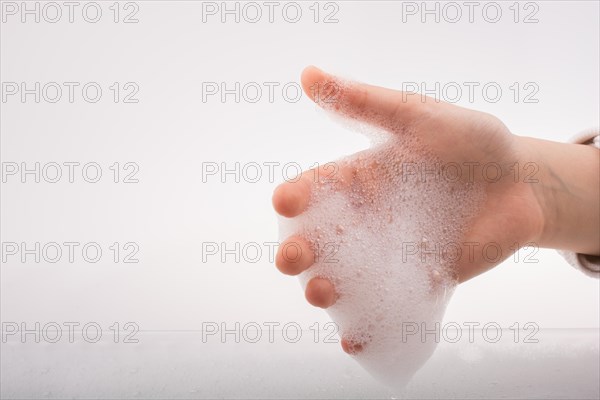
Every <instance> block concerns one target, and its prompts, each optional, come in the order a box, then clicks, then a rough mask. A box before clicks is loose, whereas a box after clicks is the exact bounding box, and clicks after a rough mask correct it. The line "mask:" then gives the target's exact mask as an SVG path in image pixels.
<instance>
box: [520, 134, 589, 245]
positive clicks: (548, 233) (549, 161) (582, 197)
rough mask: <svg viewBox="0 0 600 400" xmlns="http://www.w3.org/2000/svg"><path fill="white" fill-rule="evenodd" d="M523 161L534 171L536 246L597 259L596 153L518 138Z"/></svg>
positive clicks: (575, 147) (587, 148)
mask: <svg viewBox="0 0 600 400" xmlns="http://www.w3.org/2000/svg"><path fill="white" fill-rule="evenodd" d="M519 140H520V141H521V143H522V144H523V149H524V152H523V157H524V158H525V159H524V160H523V162H534V163H535V164H536V165H537V166H538V167H539V172H538V174H536V176H535V179H537V180H538V182H537V183H531V185H532V188H533V191H534V193H535V196H536V198H537V201H538V202H539V204H540V207H541V209H542V213H543V218H544V221H543V230H542V232H541V234H540V237H539V238H537V241H538V245H539V246H540V247H548V248H556V249H562V250H569V251H574V252H577V253H582V254H589V255H600V151H599V150H598V149H596V148H594V147H592V146H586V145H578V144H565V143H557V142H551V141H547V140H541V139H534V138H528V137H520V138H519Z"/></svg>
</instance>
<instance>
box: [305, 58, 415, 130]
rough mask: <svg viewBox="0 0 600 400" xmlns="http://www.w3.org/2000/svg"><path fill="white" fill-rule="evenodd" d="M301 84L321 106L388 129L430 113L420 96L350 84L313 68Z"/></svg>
mask: <svg viewBox="0 0 600 400" xmlns="http://www.w3.org/2000/svg"><path fill="white" fill-rule="evenodd" d="M301 81H302V88H303V89H304V91H305V92H306V94H307V95H308V96H309V97H310V98H311V99H312V100H313V101H314V102H315V103H317V104H318V105H320V106H321V107H323V108H325V109H331V110H333V111H335V112H337V113H339V114H343V115H345V116H348V117H351V118H353V119H357V120H361V121H364V122H368V123H371V124H375V125H378V126H381V127H384V128H390V127H397V125H398V124H403V125H406V124H409V123H412V122H413V121H415V120H417V119H418V118H419V117H420V116H421V114H422V113H423V112H425V110H426V107H423V101H422V97H421V96H420V95H414V94H410V93H404V92H400V91H396V90H391V89H386V88H382V87H378V86H371V85H367V84H363V83H358V82H346V81H343V80H342V79H340V78H337V77H335V76H333V75H330V74H327V73H325V72H323V71H321V70H320V69H318V68H316V67H312V66H310V67H307V68H306V69H304V71H303V72H302V78H301Z"/></svg>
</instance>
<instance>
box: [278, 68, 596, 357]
mask: <svg viewBox="0 0 600 400" xmlns="http://www.w3.org/2000/svg"><path fill="white" fill-rule="evenodd" d="M331 82H338V79H337V78H336V77H333V76H330V75H328V74H326V73H324V72H322V71H320V70H319V69H317V68H314V67H308V68H306V69H305V70H304V72H303V73H302V86H303V88H304V91H305V92H306V94H307V95H308V96H309V97H310V98H311V99H312V100H313V101H316V102H317V103H318V104H320V103H321V102H320V99H319V98H315V93H317V94H316V95H317V96H319V94H318V92H315V90H314V88H315V87H328V85H326V84H327V83H331ZM330 86H331V85H330ZM336 96H337V97H336V99H335V100H336V102H337V103H336V105H334V106H333V107H328V108H330V109H333V110H335V111H336V112H339V113H341V114H343V115H344V116H346V117H349V118H353V119H357V120H364V121H365V122H368V123H370V124H374V125H379V126H380V127H383V128H385V129H387V130H389V131H392V133H393V134H394V135H403V134H406V133H405V132H406V131H407V129H408V130H410V132H411V134H413V135H416V136H417V137H418V138H419V140H420V142H421V143H423V144H424V145H425V146H426V147H427V148H428V149H430V150H431V151H432V152H433V153H434V154H435V156H436V157H437V158H439V159H440V160H442V161H444V162H448V163H449V162H452V163H456V164H458V165H461V166H462V165H467V166H468V165H473V163H476V164H477V165H489V164H494V165H499V166H500V167H501V170H502V174H501V176H500V177H499V178H498V179H497V180H495V179H494V180H493V182H492V183H490V181H489V179H484V178H485V177H484V176H483V175H482V174H479V173H475V174H469V173H470V172H472V170H470V171H468V170H467V168H466V167H465V169H464V170H463V171H462V172H463V174H462V175H461V176H464V177H465V179H467V178H466V177H469V178H468V179H473V180H474V181H475V182H483V183H484V184H485V185H486V186H485V187H486V189H485V190H486V198H485V202H484V204H483V206H482V208H481V209H480V210H479V211H478V213H477V215H476V216H475V217H474V220H473V221H472V223H471V226H470V228H469V231H468V233H467V235H466V237H465V240H464V241H465V242H477V243H489V242H495V243H498V244H499V245H500V247H501V248H502V249H503V252H502V258H501V259H498V260H493V261H491V260H490V259H489V258H486V257H484V255H483V254H482V253H481V252H474V253H471V256H470V257H464V258H461V260H460V261H459V262H458V266H457V270H456V275H457V279H458V281H459V282H464V281H466V280H468V279H471V278H473V277H475V276H477V275H479V274H481V273H483V272H485V271H487V270H489V269H491V268H493V267H494V266H496V265H497V264H499V263H500V262H502V261H503V260H504V259H506V258H507V257H509V256H510V255H511V253H512V252H514V251H516V248H515V243H516V244H518V245H519V246H523V245H525V244H527V243H531V244H533V245H535V246H539V247H546V248H556V249H563V250H570V251H574V252H578V253H583V254H589V255H600V229H599V227H600V207H599V204H600V189H599V185H600V152H599V151H598V150H597V149H594V148H592V147H590V146H584V145H575V144H562V143H556V142H550V141H545V140H540V139H534V138H528V137H522V136H517V135H514V134H512V133H511V132H510V131H509V130H508V128H507V127H506V126H505V125H504V124H503V123H502V122H501V121H500V120H499V119H497V118H496V117H494V116H492V115H489V114H486V113H482V112H478V111H474V110H469V109H465V108H461V107H458V106H455V105H452V104H448V103H444V102H436V101H435V100H434V99H432V98H427V97H422V96H420V95H407V94H405V93H402V92H399V91H395V90H391V89H385V88H381V87H375V86H370V85H365V84H357V83H352V84H351V85H350V86H345V87H344V90H343V91H340V92H338V93H336ZM396 127H398V129H396ZM399 127H402V128H399ZM391 168H393V166H389V165H387V166H386V165H373V167H372V168H370V169H369V171H368V173H365V171H364V170H362V171H361V170H358V169H354V168H352V166H349V167H346V168H345V169H343V170H342V171H339V174H340V176H341V179H340V184H342V185H356V184H358V185H361V187H364V188H366V189H367V191H368V190H369V188H375V187H376V186H377V177H378V176H379V174H380V173H383V172H385V171H386V170H388V171H389V170H390V169H391ZM395 170H396V169H394V171H395ZM314 176H315V174H314V171H306V172H305V173H304V174H303V175H302V178H301V179H300V180H298V181H296V182H287V183H283V184H281V185H280V186H279V187H277V189H276V190H275V192H274V194H273V206H274V208H275V210H276V211H277V213H279V214H280V215H282V216H285V217H288V218H292V217H295V216H298V215H300V214H301V213H302V212H303V211H304V210H306V209H307V207H308V206H309V200H310V195H311V191H312V190H313V189H314V187H315V185H316V184H317V183H316V182H315V180H314V178H313V177H314ZM488 178H489V176H488ZM285 242H296V243H298V244H300V246H301V248H302V256H301V257H299V258H298V257H293V258H289V257H285V256H284V255H283V254H281V252H279V253H278V254H277V257H276V265H277V267H278V268H279V270H280V271H281V272H282V273H284V274H287V275H297V274H299V273H301V272H303V271H305V270H306V269H308V268H310V267H311V265H312V264H313V263H314V255H313V251H312V250H311V244H310V243H309V242H308V241H307V240H306V239H305V238H302V237H298V236H294V237H290V238H288V239H287V240H286V241H285ZM285 242H284V243H282V246H280V250H281V249H282V248H283V247H284V245H285ZM465 254H466V253H465ZM305 296H306V299H307V301H308V302H309V303H310V304H312V305H313V306H316V307H321V308H327V307H330V306H332V305H333V304H335V301H336V298H337V294H336V291H335V287H334V286H333V284H332V283H331V282H330V281H329V280H327V279H324V278H313V279H312V280H311V281H310V282H308V284H307V286H306V292H305ZM342 348H343V349H344V351H346V352H348V353H355V352H357V351H360V350H361V345H360V344H351V343H348V342H346V341H344V340H342Z"/></svg>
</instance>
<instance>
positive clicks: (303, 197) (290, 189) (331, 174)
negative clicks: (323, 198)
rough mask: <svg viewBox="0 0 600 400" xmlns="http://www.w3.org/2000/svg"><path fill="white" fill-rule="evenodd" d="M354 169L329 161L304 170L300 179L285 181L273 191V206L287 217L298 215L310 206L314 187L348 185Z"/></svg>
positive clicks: (341, 186)
mask: <svg viewBox="0 0 600 400" xmlns="http://www.w3.org/2000/svg"><path fill="white" fill-rule="evenodd" d="M353 174H354V172H353V169H352V168H349V167H348V166H347V165H346V164H340V163H337V162H328V163H325V164H323V165H321V166H319V167H318V168H313V169H309V170H307V171H304V172H303V173H302V175H301V176H300V178H299V179H297V180H294V181H289V182H284V183H282V184H281V185H279V186H278V187H277V188H276V189H275V191H274V192H273V208H274V209H275V211H276V212H277V213H278V214H280V215H282V216H284V217H287V218H293V217H296V216H298V215H300V214H302V212H304V210H306V209H307V208H308V205H309V203H310V197H311V193H312V191H313V189H314V188H315V187H317V186H319V185H333V186H334V187H337V188H344V187H347V186H348V185H349V184H350V183H351V182H352V178H353Z"/></svg>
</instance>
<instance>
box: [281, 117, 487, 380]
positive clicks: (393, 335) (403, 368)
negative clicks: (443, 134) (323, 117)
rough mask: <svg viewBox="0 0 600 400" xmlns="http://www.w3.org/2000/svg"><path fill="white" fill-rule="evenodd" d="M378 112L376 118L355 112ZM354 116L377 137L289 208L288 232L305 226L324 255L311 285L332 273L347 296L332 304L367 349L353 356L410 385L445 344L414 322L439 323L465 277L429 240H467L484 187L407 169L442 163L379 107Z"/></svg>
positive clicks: (345, 329)
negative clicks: (387, 121)
mask: <svg viewBox="0 0 600 400" xmlns="http://www.w3.org/2000/svg"><path fill="white" fill-rule="evenodd" d="M336 111H337V113H338V114H339V112H340V110H339V109H336ZM342 114H343V112H342ZM355 117H356V116H355ZM369 118H370V120H371V121H373V123H372V124H364V123H360V124H357V123H356V121H355V120H356V119H360V120H362V121H364V120H369ZM345 124H346V125H350V126H352V127H353V128H356V127H358V128H359V131H360V132H361V133H365V134H367V135H368V136H370V137H371V138H372V145H371V147H370V148H369V149H367V150H365V151H362V152H360V153H357V154H354V155H352V156H349V157H346V158H343V159H341V160H339V161H337V162H336V164H337V166H338V167H339V170H338V173H337V174H336V178H337V179H333V180H331V181H328V180H324V179H321V181H319V182H315V183H314V187H313V190H312V197H311V201H310V204H309V207H308V209H307V210H306V211H305V212H304V213H302V214H301V215H299V216H297V217H295V218H291V219H288V218H284V217H281V218H280V239H281V240H285V239H286V238H288V237H290V236H292V235H300V236H302V237H304V238H306V239H307V240H308V241H309V242H310V243H311V244H312V245H313V248H314V250H315V253H316V257H317V258H316V261H315V264H314V265H313V266H311V267H310V268H309V269H308V270H306V271H305V272H303V273H302V274H301V275H300V281H301V284H302V286H303V288H305V287H306V284H307V282H308V281H309V280H310V279H312V278H315V277H323V278H327V279H329V280H330V281H331V282H332V283H333V285H334V286H335V288H336V293H337V295H338V298H337V301H336V303H335V304H334V305H333V306H332V307H330V308H328V309H327V311H328V313H329V314H330V316H331V317H332V319H333V320H334V321H335V322H336V324H337V325H338V326H339V328H340V335H341V336H342V337H343V338H344V339H345V340H346V341H347V342H348V343H351V344H353V345H355V346H358V347H359V348H360V349H361V350H360V351H358V352H357V353H356V354H354V355H353V357H354V358H355V359H356V360H357V361H358V362H359V363H360V364H361V365H362V366H363V367H364V368H365V369H366V370H368V371H369V372H370V373H371V374H372V375H373V376H374V377H376V378H378V379H379V380H381V381H383V382H384V383H386V384H388V385H390V386H393V387H402V386H404V385H405V384H406V383H407V382H408V381H409V380H410V378H411V377H412V376H413V374H414V373H415V372H416V371H417V370H418V369H419V368H420V367H421V366H422V365H423V364H424V363H425V361H426V360H427V359H428V358H429V357H430V356H431V354H432V353H433V351H434V350H435V347H436V344H437V343H436V340H435V338H434V335H433V334H430V335H428V336H427V337H426V338H425V339H426V340H422V338H421V335H420V333H421V332H420V331H419V333H418V334H415V335H407V332H408V329H409V327H408V325H411V327H410V328H411V329H414V327H415V326H418V329H419V330H420V329H422V327H423V328H425V327H426V328H427V329H430V330H431V329H433V328H434V327H435V324H436V322H441V319H442V317H443V314H444V311H445V308H446V305H447V303H448V301H449V299H450V297H451V295H452V293H453V290H454V288H455V286H456V284H457V279H456V265H455V263H454V262H452V261H449V260H448V259H447V258H445V257H439V259H437V260H436V257H435V256H434V255H433V254H432V255H429V256H427V257H425V260H423V259H422V253H421V249H430V250H431V249H432V248H434V247H435V245H436V244H437V245H441V246H443V245H444V244H447V243H459V241H460V240H461V239H462V238H463V235H464V232H465V230H466V229H467V227H468V223H469V219H470V216H472V215H473V213H474V210H477V208H478V206H479V205H480V204H481V202H482V200H483V193H484V192H483V188H481V187H479V186H477V185H473V184H468V183H465V182H449V181H447V180H443V179H428V180H427V179H426V180H425V181H424V182H423V180H422V179H419V177H414V176H411V177H407V176H406V174H405V175H404V177H403V168H404V166H405V165H407V164H408V163H417V164H420V165H427V166H429V167H431V166H433V165H436V163H439V160H438V159H436V157H435V156H434V155H433V154H432V153H431V152H430V151H428V149H427V148H426V146H424V145H423V144H422V143H420V141H419V139H418V136H417V135H416V134H414V133H412V132H410V131H409V130H403V129H400V128H398V127H388V126H385V125H384V124H383V123H380V122H379V121H377V120H376V116H364V115H363V116H360V118H345ZM421 163H425V164H421ZM413 165H414V164H413ZM412 246H415V247H412ZM415 248H416V249H419V251H418V253H417V254H409V253H414V249H415ZM408 249H410V250H411V251H410V252H409V251H408ZM423 324H424V325H423ZM403 331H405V332H404V334H403Z"/></svg>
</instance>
